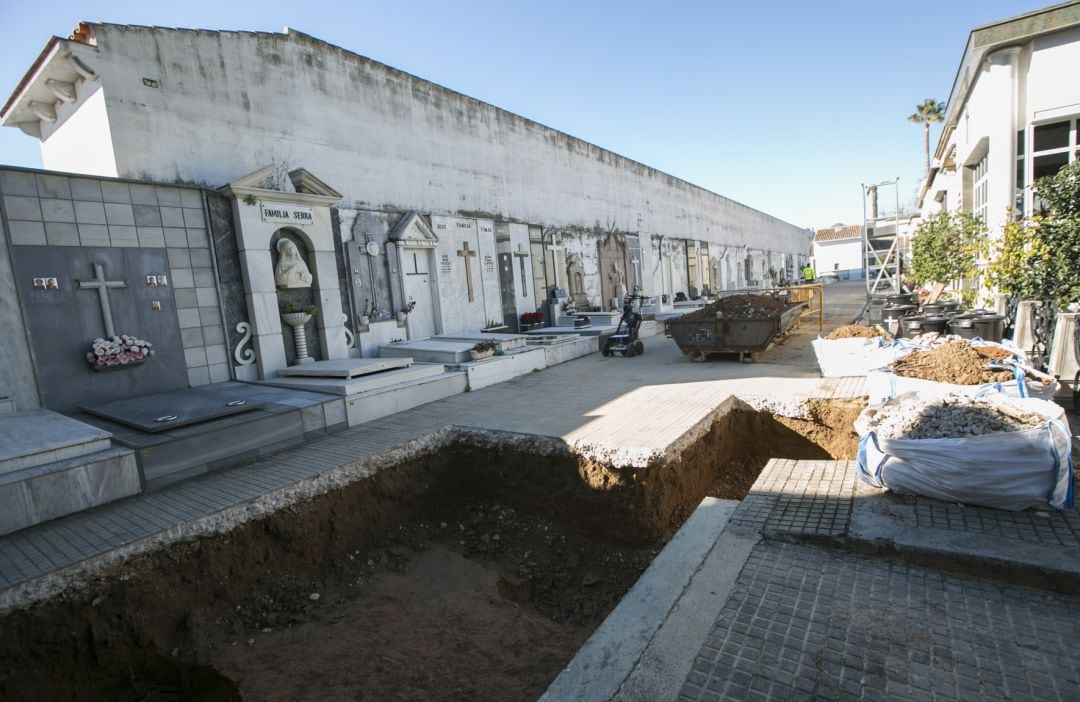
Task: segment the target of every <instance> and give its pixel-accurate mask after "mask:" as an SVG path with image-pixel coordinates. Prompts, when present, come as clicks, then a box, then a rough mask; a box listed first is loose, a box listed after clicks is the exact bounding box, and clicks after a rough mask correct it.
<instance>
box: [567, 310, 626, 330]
mask: <svg viewBox="0 0 1080 702" xmlns="http://www.w3.org/2000/svg"><path fill="white" fill-rule="evenodd" d="M576 316H578V317H588V318H589V321H590V322H592V324H594V325H600V326H611V325H613V324H618V323H619V320H620V319H622V310H618V311H611V310H608V311H604V312H578V313H577V315H576Z"/></svg>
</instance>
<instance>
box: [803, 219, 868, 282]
mask: <svg viewBox="0 0 1080 702" xmlns="http://www.w3.org/2000/svg"><path fill="white" fill-rule="evenodd" d="M862 232H863V228H862V225H860V224H849V225H842V224H841V225H836V226H833V227H822V228H821V229H818V230H817V231H816V232H814V242H813V243H814V251H813V253H814V271H815V272H816V273H817V275H818V276H819V277H820V276H823V275H836V276H837V277H838V278H841V279H843V280H847V279H849V278H861V277H863V270H864V265H863V240H862Z"/></svg>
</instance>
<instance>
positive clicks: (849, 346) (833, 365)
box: [810, 324, 898, 378]
mask: <svg viewBox="0 0 1080 702" xmlns="http://www.w3.org/2000/svg"><path fill="white" fill-rule="evenodd" d="M810 345H811V346H812V347H813V348H814V356H816V357H817V362H818V367H819V368H820V369H821V376H822V377H823V378H840V377H844V376H849V375H866V374H867V373H869V372H870V371H871V370H873V369H875V368H881V367H882V366H886V365H888V364H890V363H892V362H893V361H895V360H896V358H897V356H898V349H897V348H896V347H894V346H893V345H892V344H891V343H890V342H887V341H885V338H884V337H883V336H882V334H881V332H880V331H879V330H878V329H875V328H874V327H866V326H862V325H858V324H848V325H845V326H842V327H839V328H837V329H835V330H833V331H832V332H831V333H830V334H829V335H828V336H825V337H820V336H819V337H818V338H816V339H814V340H813V341H811V342H810Z"/></svg>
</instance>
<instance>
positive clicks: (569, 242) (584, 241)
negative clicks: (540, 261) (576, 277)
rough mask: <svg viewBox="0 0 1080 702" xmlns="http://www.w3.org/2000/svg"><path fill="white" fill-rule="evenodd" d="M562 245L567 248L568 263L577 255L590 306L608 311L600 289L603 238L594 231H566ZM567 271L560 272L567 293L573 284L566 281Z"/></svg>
mask: <svg viewBox="0 0 1080 702" xmlns="http://www.w3.org/2000/svg"><path fill="white" fill-rule="evenodd" d="M560 236H561V241H560V243H561V245H562V246H564V247H566V251H565V253H566V256H567V261H569V260H570V257H571V256H573V255H576V256H577V257H578V258H577V259H576V260H578V261H580V262H581V270H582V273H583V276H584V284H585V296H586V297H587V298H588V300H589V304H590V305H593V306H599V307H600V308H601V309H607V302H606V301H605V300H604V299H603V293H602V292H601V289H600V287H601V286H600V275H601V272H600V252H599V250H598V249H597V243H598V242H599V241H600V239H601V237H600V236H598V235H597V234H596V233H595V232H593V231H582V230H580V229H572V230H564V231H563V232H562V233H561V234H560ZM566 274H567V271H565V270H562V271H559V280H560V281H562V284H563V288H565V289H566V290H567V291H570V290H571V283H570V281H569V280H567V279H566Z"/></svg>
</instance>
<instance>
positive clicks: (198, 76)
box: [47, 25, 809, 252]
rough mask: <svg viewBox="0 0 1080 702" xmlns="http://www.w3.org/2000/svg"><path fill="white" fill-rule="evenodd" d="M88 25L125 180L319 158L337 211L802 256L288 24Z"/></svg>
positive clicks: (703, 193) (632, 170) (580, 146)
mask: <svg viewBox="0 0 1080 702" xmlns="http://www.w3.org/2000/svg"><path fill="white" fill-rule="evenodd" d="M92 31H93V33H94V38H95V45H93V46H90V45H88V44H82V43H79V42H75V41H66V42H64V46H65V48H67V49H68V50H70V51H71V53H72V54H73V55H74V56H76V57H77V58H79V59H80V60H82V61H83V62H85V63H86V64H87V65H89V66H90V67H91V68H93V69H94V70H95V71H97V73H98V74H100V83H101V89H102V91H103V93H104V95H105V100H106V103H107V106H108V124H109V133H111V135H112V138H113V143H114V147H115V154H116V165H117V169H118V172H119V173H120V174H121V175H126V176H138V177H147V178H157V179H161V180H169V181H172V180H177V179H179V180H183V181H187V182H196V183H205V184H208V185H211V186H214V187H217V186H220V185H222V184H224V183H228V182H230V181H232V180H234V179H235V178H237V177H239V176H242V175H244V174H246V173H249V172H251V171H254V170H255V169H257V168H260V167H262V166H265V165H266V164H268V163H271V162H272V161H275V160H277V161H278V162H282V161H288V162H290V163H294V164H318V169H319V174H320V177H322V178H324V179H325V180H326V181H327V182H332V183H334V185H335V187H336V188H337V189H339V190H340V191H341V192H343V193H344V194H345V197H346V202H345V203H344V204H346V205H350V204H351V205H354V206H358V207H367V208H370V209H399V210H410V209H415V210H419V211H421V212H430V213H438V214H447V215H452V214H456V213H459V212H462V211H469V212H501V213H504V215H505V216H506V217H508V218H512V219H514V220H515V221H526V222H542V223H544V224H545V226H557V227H565V226H579V227H591V226H593V225H594V224H595V223H596V222H633V223H635V229H636V230H637V231H639V232H640V233H642V234H666V235H669V236H676V235H678V236H683V237H686V236H690V237H692V238H695V239H699V240H705V241H716V242H723V243H726V244H733V245H744V244H748V243H751V242H753V243H759V245H760V242H763V241H768V242H770V243H769V246H770V248H772V249H774V250H777V251H788V252H805V251H806V250H807V249H808V247H809V241H808V238H807V236H806V232H805V230H803V229H800V228H798V227H795V226H793V225H791V224H788V223H786V222H783V221H781V220H778V219H776V218H774V217H771V216H769V215H767V214H764V213H762V212H759V211H757V210H754V209H752V208H750V207H747V206H745V205H742V204H740V203H737V202H734V201H732V200H730V199H728V198H725V197H723V196H720V195H717V194H715V193H712V192H709V191H707V190H704V189H702V188H699V187H697V186H694V185H692V184H690V183H687V182H685V181H682V180H679V179H677V178H674V177H672V176H670V175H668V174H665V173H662V172H660V171H657V170H655V169H653V168H650V167H648V166H645V165H643V164H640V163H637V162H635V161H632V160H630V159H627V158H625V157H622V156H619V155H617V154H614V153H612V152H610V151H606V150H604V149H602V148H599V147H597V146H594V145H592V144H588V143H586V142H583V141H580V140H578V139H575V138H573V137H571V136H569V135H567V134H564V133H562V132H558V131H555V130H552V129H549V128H547V127H544V126H542V125H540V124H537V123H536V122H532V121H530V120H528V119H525V118H523V117H519V116H517V115H514V114H511V113H509V112H506V111H504V110H501V109H498V108H496V107H493V106H491V105H488V104H485V103H482V102H480V101H477V100H475V99H472V98H469V97H466V96H464V95H461V94H459V93H456V92H453V91H452V90H449V89H447V88H443V87H441V86H438V85H435V84H433V83H430V82H427V81H424V80H422V79H420V78H417V77H415V76H412V75H409V74H406V73H403V72H401V71H398V70H396V69H393V68H390V67H389V66H386V65H383V64H380V63H377V62H375V61H372V60H370V59H367V58H364V57H362V56H358V55H356V54H353V53H351V52H349V51H345V50H343V49H340V48H338V47H335V46H332V45H330V44H327V43H325V42H322V41H319V40H317V39H314V38H312V37H309V36H307V35H304V34H302V33H300V32H296V31H294V30H289V31H288V32H286V33H284V34H272V33H261V32H220V33H219V32H210V31H198V32H196V31H189V30H174V29H161V28H145V27H134V26H122V25H93V30H92ZM204 66H215V67H224V71H219V70H218V69H217V68H215V70H214V75H213V77H212V78H207V77H206V76H205V75H204V74H203V73H202V71H203V70H204V69H203V67H204ZM143 78H152V79H153V81H155V83H152V84H151V85H146V84H144V81H143ZM403 125H404V126H403ZM99 131H100V132H101V133H99V134H97V135H95V138H97V139H102V138H104V137H105V136H106V133H105V130H104V128H103V127H102V128H101V130H99ZM285 132H288V134H289V138H288V139H287V140H283V139H282V134H283V133H285ZM47 151H48V150H47ZM523 163H525V164H529V166H530V167H528V168H521V167H520V164H523ZM73 165H74V164H73ZM79 167H80V168H90V167H91V164H89V163H83V164H79ZM495 174H498V177H495ZM586 195H587V196H586Z"/></svg>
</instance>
